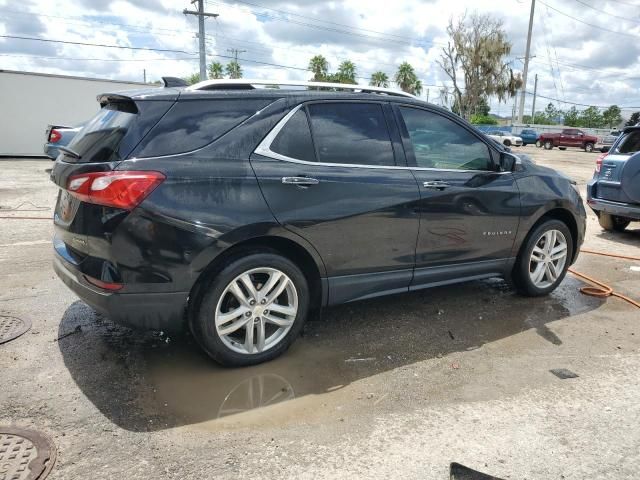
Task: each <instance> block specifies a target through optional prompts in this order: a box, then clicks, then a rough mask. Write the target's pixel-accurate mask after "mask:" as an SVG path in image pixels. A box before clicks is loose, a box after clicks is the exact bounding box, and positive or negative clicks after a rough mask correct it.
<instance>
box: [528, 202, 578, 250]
mask: <svg viewBox="0 0 640 480" xmlns="http://www.w3.org/2000/svg"><path fill="white" fill-rule="evenodd" d="M547 220H559V221H561V222H562V223H564V224H565V225H566V226H567V228H568V229H569V231H570V232H571V243H572V246H573V254H572V258H571V263H573V262H574V261H575V259H576V257H577V255H578V236H579V232H578V221H577V220H576V218H575V216H574V215H573V213H571V211H570V210H568V209H566V208H562V207H553V208H551V209H549V210H546V211H544V212H542V213H540V215H539V216H538V218H537V219H536V220H535V221H534V222H533V223H532V224H531V226H530V227H529V228H528V230H527V234H526V235H525V236H524V238H523V240H522V242H521V244H520V246H519V248H518V255H520V252H521V251H522V248H523V247H524V245H525V243H526V241H527V238H529V235H530V234H531V232H532V231H533V230H535V229H536V228H537V227H538V225H540V224H541V223H543V222H546V221H547Z"/></svg>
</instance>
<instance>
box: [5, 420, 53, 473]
mask: <svg viewBox="0 0 640 480" xmlns="http://www.w3.org/2000/svg"><path fill="white" fill-rule="evenodd" d="M55 461H56V447H55V446H54V445H53V443H52V442H51V440H49V438H48V437H47V436H45V435H44V434H42V433H39V432H34V431H33V430H25V429H22V428H15V427H2V426H0V480H43V479H44V478H45V477H46V476H47V475H49V472H50V471H51V469H52V468H53V464H54V463H55Z"/></svg>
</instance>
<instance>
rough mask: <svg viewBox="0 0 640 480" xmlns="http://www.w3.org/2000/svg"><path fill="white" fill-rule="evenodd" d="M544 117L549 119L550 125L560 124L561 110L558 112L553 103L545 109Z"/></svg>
mask: <svg viewBox="0 0 640 480" xmlns="http://www.w3.org/2000/svg"><path fill="white" fill-rule="evenodd" d="M544 116H545V118H546V119H547V124H548V125H555V124H556V123H558V120H559V117H560V110H558V109H557V108H556V106H555V105H554V104H553V103H549V104H548V105H547V106H546V107H545V109H544Z"/></svg>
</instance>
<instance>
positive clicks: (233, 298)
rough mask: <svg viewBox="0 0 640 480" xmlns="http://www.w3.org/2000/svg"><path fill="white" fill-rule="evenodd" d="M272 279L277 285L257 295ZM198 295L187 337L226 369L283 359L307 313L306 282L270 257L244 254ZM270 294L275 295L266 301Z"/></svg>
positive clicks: (275, 256)
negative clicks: (190, 336) (251, 288)
mask: <svg viewBox="0 0 640 480" xmlns="http://www.w3.org/2000/svg"><path fill="white" fill-rule="evenodd" d="M247 278H248V279H249V281H250V282H251V285H253V289H254V290H253V291H250V290H249V288H248V287H247V283H246V282H245V280H246V279H247ZM272 278H274V279H275V278H280V280H279V281H278V282H277V283H275V285H274V286H272V287H271V288H269V290H270V291H268V292H265V293H264V294H261V291H262V290H261V289H262V288H268V285H269V282H270V280H271V279H272ZM280 282H282V283H280ZM285 284H286V287H283V285H285ZM280 288H283V290H282V291H281V292H280V293H277V291H278V290H279V289H280ZM236 289H239V293H235V292H237V290H236ZM201 291H202V292H203V294H202V295H201V300H200V301H199V303H198V306H197V308H196V309H195V311H194V312H193V315H192V318H191V330H192V333H193V335H194V336H195V337H196V340H197V342H198V344H199V345H200V346H201V347H202V349H203V350H204V351H205V352H206V353H207V354H208V355H209V356H210V357H211V358H212V359H213V360H215V361H216V362H218V363H220V364H221V365H224V366H228V367H241V366H248V365H255V364H258V363H262V362H266V361H269V360H272V359H274V358H276V357H278V356H279V355H281V354H282V353H284V352H285V351H286V350H287V349H288V348H289V346H290V345H291V344H292V343H293V341H294V340H295V339H296V338H297V337H298V335H300V332H301V331H302V328H303V326H304V322H305V320H306V318H307V314H308V310H309V287H308V284H307V280H306V277H305V276H304V274H303V273H302V271H301V270H300V269H299V268H298V267H297V266H296V265H295V264H294V263H293V262H291V261H290V260H289V259H287V258H285V257H283V256H280V255H278V254H276V253H272V252H254V253H248V254H247V255H245V256H242V257H239V258H236V259H235V260H232V261H230V262H229V263H227V264H226V265H225V266H224V268H222V269H221V270H219V271H217V272H216V274H215V275H212V276H211V277H210V278H209V279H207V280H205V284H204V285H203V286H202V290H201ZM252 292H253V295H252ZM270 292H271V293H272V294H273V295H277V296H276V297H275V298H273V299H271V301H269V296H270V295H269V294H270ZM240 297H243V301H240ZM243 302H244V303H243ZM276 305H277V306H278V310H277V311H276V310H275V306H276ZM269 309H273V310H269ZM286 311H291V312H292V313H289V314H286V313H285V312H286ZM234 312H236V313H237V315H236V316H233V313H234ZM293 312H295V313H293ZM229 313H231V314H232V315H231V316H230V315H229ZM225 315H226V317H224V316H225ZM222 317H224V318H228V320H226V321H225V320H224V319H223V318H222ZM274 322H275V323H274ZM247 324H249V325H250V326H251V329H249V328H247V326H248V325H247ZM238 325H240V326H238ZM261 332H262V335H261ZM270 342H271V344H270Z"/></svg>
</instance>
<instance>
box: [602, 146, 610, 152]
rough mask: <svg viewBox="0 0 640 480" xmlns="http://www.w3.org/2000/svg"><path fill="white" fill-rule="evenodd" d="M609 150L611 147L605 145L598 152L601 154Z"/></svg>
mask: <svg viewBox="0 0 640 480" xmlns="http://www.w3.org/2000/svg"><path fill="white" fill-rule="evenodd" d="M609 150H611V147H610V146H609V145H605V146H603V147H602V148H600V151H601V152H602V153H607V152H608V151H609Z"/></svg>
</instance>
